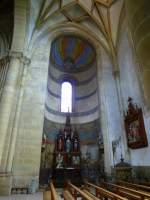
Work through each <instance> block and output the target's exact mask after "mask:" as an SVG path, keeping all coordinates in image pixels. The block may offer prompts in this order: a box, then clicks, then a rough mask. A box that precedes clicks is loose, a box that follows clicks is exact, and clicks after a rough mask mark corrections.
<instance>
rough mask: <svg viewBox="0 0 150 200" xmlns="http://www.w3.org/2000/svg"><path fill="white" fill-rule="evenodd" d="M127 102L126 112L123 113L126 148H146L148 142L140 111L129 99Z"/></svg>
mask: <svg viewBox="0 0 150 200" xmlns="http://www.w3.org/2000/svg"><path fill="white" fill-rule="evenodd" d="M128 102H129V104H128V110H127V111H126V112H125V113H124V124H125V130H126V136H127V143H128V147H130V148H131V149H137V148H143V147H147V146H148V142H147V136H146V131H145V126H144V120H143V113H142V109H141V108H139V107H138V106H137V105H134V104H133V100H132V98H131V97H129V99H128Z"/></svg>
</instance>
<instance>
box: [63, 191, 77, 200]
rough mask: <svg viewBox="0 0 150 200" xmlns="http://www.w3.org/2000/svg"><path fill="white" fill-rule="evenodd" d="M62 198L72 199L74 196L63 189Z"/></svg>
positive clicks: (65, 199)
mask: <svg viewBox="0 0 150 200" xmlns="http://www.w3.org/2000/svg"><path fill="white" fill-rule="evenodd" d="M63 197H64V200H74V197H73V196H72V194H71V193H70V192H69V191H68V190H63Z"/></svg>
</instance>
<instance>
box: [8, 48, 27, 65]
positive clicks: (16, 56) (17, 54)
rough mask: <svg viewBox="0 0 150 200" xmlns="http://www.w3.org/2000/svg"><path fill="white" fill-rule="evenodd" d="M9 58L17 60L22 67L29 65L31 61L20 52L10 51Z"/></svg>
mask: <svg viewBox="0 0 150 200" xmlns="http://www.w3.org/2000/svg"><path fill="white" fill-rule="evenodd" d="M9 57H10V59H11V58H14V59H19V60H20V61H21V62H22V63H23V64H24V65H29V64H30V63H31V59H30V58H28V57H27V56H25V55H24V54H23V53H22V52H16V51H10V52H9Z"/></svg>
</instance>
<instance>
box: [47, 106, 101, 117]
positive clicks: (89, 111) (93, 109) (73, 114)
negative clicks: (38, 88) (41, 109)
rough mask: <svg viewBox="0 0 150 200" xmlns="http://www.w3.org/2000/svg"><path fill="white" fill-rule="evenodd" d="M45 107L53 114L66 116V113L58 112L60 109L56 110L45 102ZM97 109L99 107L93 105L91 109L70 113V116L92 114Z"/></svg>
mask: <svg viewBox="0 0 150 200" xmlns="http://www.w3.org/2000/svg"><path fill="white" fill-rule="evenodd" d="M45 108H46V110H47V111H48V112H49V113H51V114H53V115H56V116H62V117H65V116H66V113H64V112H60V111H57V110H53V109H51V108H49V107H48V106H47V104H45ZM98 109H99V106H98V105H97V106H96V107H94V108H92V109H91V110H88V111H84V112H73V113H70V116H71V117H83V116H87V115H91V114H94V113H95V112H97V111H98Z"/></svg>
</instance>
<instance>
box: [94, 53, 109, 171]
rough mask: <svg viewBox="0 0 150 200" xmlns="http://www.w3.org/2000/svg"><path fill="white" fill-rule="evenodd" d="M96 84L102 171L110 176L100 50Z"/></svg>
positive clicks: (106, 117)
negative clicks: (102, 153)
mask: <svg viewBox="0 0 150 200" xmlns="http://www.w3.org/2000/svg"><path fill="white" fill-rule="evenodd" d="M97 58H98V59H97V84H98V94H99V104H100V125H101V131H102V135H103V143H104V170H105V172H106V173H107V174H111V166H112V155H111V144H110V139H109V130H108V116H107V108H106V98H105V85H104V78H105V77H104V73H103V69H102V63H101V62H100V61H101V55H100V49H97Z"/></svg>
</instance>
